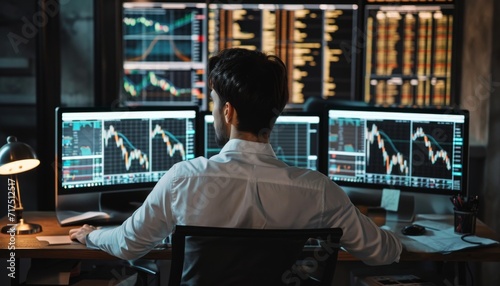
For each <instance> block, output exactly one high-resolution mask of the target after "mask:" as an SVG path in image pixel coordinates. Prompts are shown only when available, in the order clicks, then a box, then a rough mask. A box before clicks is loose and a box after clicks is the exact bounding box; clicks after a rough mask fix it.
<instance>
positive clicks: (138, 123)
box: [55, 107, 198, 223]
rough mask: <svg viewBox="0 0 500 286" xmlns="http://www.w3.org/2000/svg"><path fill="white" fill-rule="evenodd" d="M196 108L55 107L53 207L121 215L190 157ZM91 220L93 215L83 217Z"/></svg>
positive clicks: (61, 211) (69, 213)
mask: <svg viewBox="0 0 500 286" xmlns="http://www.w3.org/2000/svg"><path fill="white" fill-rule="evenodd" d="M197 112H198V111H197V107H155V108H152V107H150V108H147V107H140V108H124V109H120V108H69V107H61V108H57V109H56V161H55V167H56V168H55V169H56V176H55V177H56V211H57V216H58V219H59V221H60V222H62V223H64V222H68V221H69V222H75V223H81V220H78V219H75V220H71V218H74V217H76V216H78V215H81V214H83V213H87V212H90V211H92V212H103V213H106V214H108V215H109V216H107V217H103V216H98V217H99V218H100V222H101V223H117V222H121V221H123V220H124V219H125V218H127V217H128V216H129V215H130V214H131V213H132V212H133V211H134V210H135V209H136V208H137V207H138V206H139V205H140V204H141V203H142V201H143V200H144V199H145V197H146V196H147V195H148V194H149V192H150V191H151V189H152V188H153V186H154V185H155V184H156V182H157V181H158V180H159V179H160V178H161V177H162V176H163V175H164V174H165V173H166V172H167V171H168V170H169V169H170V168H171V167H172V166H173V165H174V164H175V163H177V162H180V161H183V160H189V159H192V158H194V157H195V156H196V150H197V149H196V140H195V137H196V117H197V114H198V113H197ZM93 218H94V220H95V216H94V217H92V216H90V217H88V218H87V219H88V220H91V219H93Z"/></svg>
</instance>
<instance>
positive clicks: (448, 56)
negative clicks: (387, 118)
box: [364, 4, 454, 106]
mask: <svg viewBox="0 0 500 286" xmlns="http://www.w3.org/2000/svg"><path fill="white" fill-rule="evenodd" d="M453 11H454V9H453V5H451V4H446V5H418V6H395V5H387V6H383V5H377V6H375V5H368V6H366V14H367V17H366V49H365V53H366V55H365V80H364V99H365V101H366V102H370V103H375V104H380V105H403V106H411V105H418V106H445V105H450V104H451V103H452V102H451V84H452V82H451V81H452V78H451V71H452V53H453V50H452V43H453Z"/></svg>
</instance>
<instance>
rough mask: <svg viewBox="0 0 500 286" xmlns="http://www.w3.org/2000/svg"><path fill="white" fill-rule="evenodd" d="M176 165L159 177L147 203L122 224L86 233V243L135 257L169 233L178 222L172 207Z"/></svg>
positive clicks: (130, 257) (117, 254)
mask: <svg viewBox="0 0 500 286" xmlns="http://www.w3.org/2000/svg"><path fill="white" fill-rule="evenodd" d="M174 167H175V166H174ZM174 167H172V168H171V169H170V171H169V172H167V174H165V175H164V176H163V177H162V178H161V179H160V181H159V182H158V183H157V184H156V185H155V187H154V188H153V190H152V191H151V193H150V194H149V195H148V197H147V198H146V200H145V201H144V203H143V204H142V205H141V206H140V207H139V208H138V209H137V210H136V211H135V212H134V213H133V214H132V216H131V217H129V218H128V219H127V220H125V221H124V222H123V223H122V224H121V225H120V226H118V227H116V228H107V229H101V230H95V231H93V232H91V233H90V234H89V235H88V236H87V247H89V248H94V249H101V250H103V251H105V252H107V253H109V254H111V255H113V256H116V257H119V258H121V259H125V260H135V259H138V258H140V257H142V256H144V255H145V254H147V253H148V252H149V251H150V250H151V249H153V248H154V247H155V246H156V245H158V244H159V243H161V242H162V241H163V240H164V239H165V238H166V237H167V236H168V235H170V234H171V233H172V229H173V227H174V225H175V222H174V219H173V216H172V210H171V207H170V206H171V203H170V202H171V198H170V188H171V184H172V183H171V182H172V178H173V177H174V173H175V170H174Z"/></svg>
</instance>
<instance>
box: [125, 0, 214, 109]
mask: <svg viewBox="0 0 500 286" xmlns="http://www.w3.org/2000/svg"><path fill="white" fill-rule="evenodd" d="M206 6H207V4H206V3H205V2H204V1H199V2H193V1H192V2H190V1H182V2H177V3H176V2H144V1H136V2H133V1H124V2H123V10H122V11H123V16H122V22H123V23H122V27H123V28H122V31H123V35H122V41H123V78H122V90H121V92H122V99H123V100H124V101H125V102H127V103H130V104H141V105H165V104H169V105H199V106H204V104H205V103H206V102H205V100H206V92H207V85H206V83H205V82H206V66H207V48H206V44H207V43H206V37H205V33H206V32H205V31H206V25H207V20H206V14H207V11H206Z"/></svg>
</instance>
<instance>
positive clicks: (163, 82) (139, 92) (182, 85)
mask: <svg viewBox="0 0 500 286" xmlns="http://www.w3.org/2000/svg"><path fill="white" fill-rule="evenodd" d="M192 80H193V75H192V71H175V72H174V71H156V72H153V71H134V72H133V73H129V74H126V75H125V76H124V80H123V90H124V91H125V93H126V94H127V96H128V97H129V98H130V99H134V98H135V99H137V98H141V99H142V100H147V101H159V100H161V101H164V100H168V101H187V102H190V101H193V97H194V98H197V97H198V95H197V94H196V92H195V91H196V90H197V89H195V88H193V87H192ZM198 91H199V90H198Z"/></svg>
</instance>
